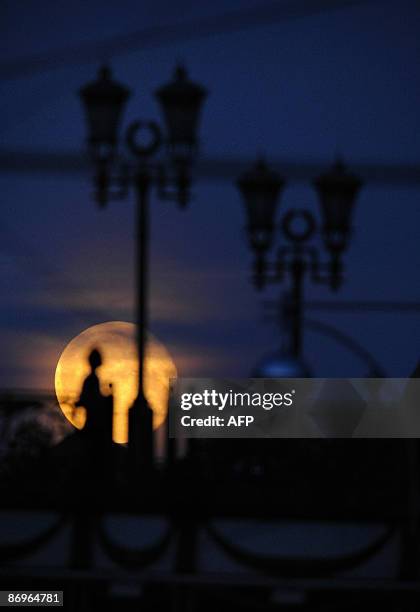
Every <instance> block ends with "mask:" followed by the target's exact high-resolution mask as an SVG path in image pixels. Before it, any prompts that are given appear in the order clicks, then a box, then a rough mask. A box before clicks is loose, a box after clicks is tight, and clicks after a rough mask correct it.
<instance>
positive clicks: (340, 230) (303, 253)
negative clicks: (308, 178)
mask: <svg viewBox="0 0 420 612" xmlns="http://www.w3.org/2000/svg"><path fill="white" fill-rule="evenodd" d="M284 184H285V183H284V181H283V180H282V179H281V178H280V177H279V176H278V175H277V174H275V173H274V172H272V171H271V170H269V168H268V167H267V165H266V164H265V163H264V162H262V161H258V162H257V164H256V165H255V167H254V168H253V169H251V170H250V171H248V172H246V173H245V174H243V175H242V176H241V177H240V178H239V180H238V181H237V186H238V188H239V191H240V193H241V195H242V198H243V202H244V205H245V214H246V219H247V226H246V227H247V232H248V237H249V243H250V246H251V248H252V250H253V251H254V254H255V260H254V273H253V280H254V284H255V285H256V287H257V288H258V289H262V288H263V287H264V286H265V285H266V283H268V282H273V283H278V282H282V281H283V280H284V278H285V276H286V274H288V275H290V278H291V286H290V290H289V292H288V300H286V303H285V305H284V307H285V308H287V310H288V312H287V313H285V314H286V319H287V320H288V321H292V343H291V344H292V347H291V352H292V354H293V356H294V357H299V356H300V352H301V334H302V331H301V330H302V289H303V279H304V276H305V274H306V273H308V274H309V275H310V277H311V279H312V280H313V281H315V282H320V283H327V284H329V285H330V287H331V289H333V290H337V289H338V288H339V287H340V285H341V282H342V263H341V258H342V254H343V252H344V251H345V250H346V248H347V246H348V241H349V237H350V235H351V216H352V211H353V206H354V202H355V200H356V197H357V194H358V192H359V190H360V187H361V181H360V180H359V179H358V178H357V177H355V176H352V175H351V174H349V173H348V172H347V171H346V169H345V167H344V165H343V164H342V163H341V162H336V163H335V164H334V165H333V167H332V168H331V170H330V171H329V172H327V173H326V174H323V175H321V176H320V177H319V178H318V179H316V180H315V183H314V184H315V187H316V190H317V192H318V196H319V201H320V206H321V215H322V220H323V221H322V237H323V242H324V246H325V249H326V251H327V253H328V255H329V259H328V261H327V262H323V261H321V257H320V253H319V250H318V249H317V248H316V247H315V246H314V245H311V244H310V242H311V239H312V238H314V236H315V234H316V230H317V227H316V221H315V217H314V215H313V214H312V213H311V212H310V211H308V210H306V209H292V210H290V211H288V212H287V213H286V214H285V215H283V218H282V220H281V223H280V226H279V227H280V230H281V233H282V234H283V236H284V237H285V238H286V240H287V244H285V245H282V246H280V247H279V248H278V250H277V254H276V258H275V261H274V262H267V252H268V251H269V250H270V248H271V247H272V244H273V241H274V236H275V230H276V228H277V225H276V211H277V207H278V199H279V196H280V194H281V191H282V189H283V187H284Z"/></svg>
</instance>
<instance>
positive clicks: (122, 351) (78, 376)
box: [55, 321, 177, 444]
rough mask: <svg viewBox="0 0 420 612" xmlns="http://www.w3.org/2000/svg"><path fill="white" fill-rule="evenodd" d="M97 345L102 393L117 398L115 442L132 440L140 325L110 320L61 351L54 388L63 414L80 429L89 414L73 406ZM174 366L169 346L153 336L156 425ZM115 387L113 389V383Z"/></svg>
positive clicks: (150, 358) (150, 391) (148, 382)
mask: <svg viewBox="0 0 420 612" xmlns="http://www.w3.org/2000/svg"><path fill="white" fill-rule="evenodd" d="M93 349H97V350H98V351H99V352H100V353H101V356H102V365H101V366H100V367H99V368H98V369H97V375H98V378H99V381H100V386H101V393H102V395H110V394H111V393H112V395H113V396H114V419H113V433H112V437H113V440H114V442H118V443H120V444H124V443H126V442H127V441H128V411H129V409H130V407H131V406H132V404H133V402H134V400H135V398H136V396H137V390H138V380H137V376H138V358H137V347H136V326H135V325H134V324H133V323H125V322H123V321H109V322H107V323H101V324H99V325H94V326H92V327H89V328H88V329H86V330H85V331H83V332H82V333H80V334H79V335H78V336H76V337H75V338H73V340H71V341H70V342H69V344H68V345H67V346H66V348H65V349H64V351H63V352H62V354H61V356H60V359H59V361H58V364H57V368H56V371H55V392H56V395H57V399H58V402H59V404H60V408H61V410H62V411H63V414H64V415H65V417H66V418H67V419H68V420H69V421H70V422H71V423H72V424H73V425H74V426H75V427H77V428H78V429H82V428H83V426H84V424H85V421H86V414H85V410H84V408H82V407H76V406H75V404H76V403H77V400H78V399H79V397H80V392H81V390H82V386H83V382H84V380H85V378H86V377H87V376H88V374H89V372H90V366H89V362H88V356H89V354H90V352H91V351H92V350H93ZM176 374H177V373H176V368H175V364H174V362H173V361H172V358H171V356H170V355H169V353H168V351H167V350H166V349H165V347H164V346H163V345H162V344H161V343H160V342H158V341H157V340H156V339H155V338H153V337H151V336H150V335H149V337H148V344H147V348H146V360H145V366H144V375H145V395H146V398H147V400H148V402H149V404H150V407H151V408H152V410H153V428H154V429H157V428H158V427H159V426H160V425H161V424H162V423H163V422H164V420H165V418H166V414H167V409H168V408H167V406H168V392H169V379H170V378H175V377H176ZM110 385H112V388H111V387H110Z"/></svg>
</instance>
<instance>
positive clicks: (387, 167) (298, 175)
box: [0, 149, 420, 186]
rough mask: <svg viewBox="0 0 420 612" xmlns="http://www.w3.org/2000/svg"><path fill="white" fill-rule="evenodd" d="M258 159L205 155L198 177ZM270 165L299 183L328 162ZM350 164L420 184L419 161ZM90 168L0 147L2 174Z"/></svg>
mask: <svg viewBox="0 0 420 612" xmlns="http://www.w3.org/2000/svg"><path fill="white" fill-rule="evenodd" d="M254 161H255V160H252V159H247V158H241V157H204V158H202V159H201V160H199V161H198V163H197V167H196V171H197V176H198V177H199V178H201V179H204V180H211V181H213V180H214V181H217V180H228V181H232V180H234V179H236V178H237V177H238V175H239V174H240V173H241V172H243V170H244V168H247V167H249V166H250V165H251V164H252V163H253V162H254ZM270 165H272V167H273V168H274V169H275V170H276V171H278V172H279V173H280V174H281V175H282V176H283V177H284V178H285V179H287V180H289V181H292V182H298V183H299V182H307V181H308V180H312V179H313V178H314V177H316V176H318V175H319V174H320V173H321V172H323V171H324V170H325V167H326V166H328V162H326V161H317V160H305V159H301V160H299V159H297V160H293V159H290V158H283V159H273V160H270ZM350 165H351V169H352V171H353V172H355V173H356V174H357V175H358V176H360V178H361V179H362V180H363V181H364V182H366V183H376V184H381V185H413V186H418V185H419V184H420V165H418V164H375V163H352V164H350ZM88 168H89V165H88V160H87V159H86V157H85V156H84V155H83V154H82V153H77V152H74V153H73V152H66V151H64V152H58V151H57V152H45V151H42V150H41V151H36V150H34V151H13V150H11V151H10V150H4V149H3V150H1V149H0V172H2V173H19V174H38V173H41V174H42V173H44V174H65V175H79V174H85V173H87V172H88Z"/></svg>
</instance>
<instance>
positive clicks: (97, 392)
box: [75, 349, 113, 464]
mask: <svg viewBox="0 0 420 612" xmlns="http://www.w3.org/2000/svg"><path fill="white" fill-rule="evenodd" d="M88 359H89V364H90V368H91V371H90V374H89V375H88V376H87V377H86V379H85V381H84V383H83V387H82V391H81V393H80V397H79V399H78V401H77V402H76V404H75V406H77V407H78V406H82V407H83V408H84V409H85V411H86V423H85V426H84V428H83V434H84V436H86V437H87V438H88V439H89V442H90V443H91V444H92V451H93V452H94V454H95V459H96V460H97V461H98V464H100V462H102V461H103V460H104V459H105V458H106V456H107V455H109V453H110V452H111V446H112V417H113V397H112V395H109V396H105V395H102V393H101V388H100V382H99V378H98V375H97V374H96V370H97V369H98V368H99V366H100V365H102V357H101V354H100V352H99V351H98V350H97V349H93V350H92V352H91V353H90V355H89V358H88ZM110 386H111V385H110Z"/></svg>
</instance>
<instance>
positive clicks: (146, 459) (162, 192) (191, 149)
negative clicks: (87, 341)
mask: <svg viewBox="0 0 420 612" xmlns="http://www.w3.org/2000/svg"><path fill="white" fill-rule="evenodd" d="M129 95H130V92H129V90H128V89H127V88H126V87H124V86H123V85H120V84H119V83H116V82H115V81H113V80H112V78H111V73H110V70H109V68H107V67H104V68H102V69H101V70H100V71H99V75H98V78H97V79H96V80H95V81H93V82H92V83H89V84H88V85H86V86H85V87H83V88H82V89H81V90H80V96H81V98H82V101H83V103H84V106H85V111H86V117H87V123H88V129H89V136H88V143H89V147H90V150H91V155H92V158H93V162H94V167H95V177H94V184H95V199H96V201H97V203H98V204H99V206H101V207H104V206H105V205H106V204H107V202H108V201H109V200H111V199H123V198H125V197H127V195H128V192H129V189H130V187H131V186H132V187H134V190H135V195H136V219H135V235H136V279H135V280H136V304H137V313H136V315H137V317H136V318H137V351H138V363H139V367H138V393H137V398H136V400H135V402H134V405H133V406H132V408H131V410H130V412H129V450H130V452H131V453H132V463H133V464H134V465H135V466H136V467H137V468H139V467H140V468H143V469H150V468H151V467H152V466H153V461H154V449H153V412H152V410H151V408H150V406H149V404H148V401H147V398H146V395H145V361H146V352H147V351H146V347H147V329H148V286H149V279H148V272H149V235H150V214H149V213H150V211H149V204H150V202H149V199H150V193H151V188H152V187H153V186H155V187H156V188H157V194H158V196H159V198H160V199H171V200H176V201H177V202H178V204H179V205H180V206H181V207H184V206H185V205H186V204H187V203H188V201H189V198H190V183H191V179H190V173H191V168H192V165H193V160H194V157H195V155H196V150H197V127H198V120H199V116H200V111H201V107H202V103H203V101H204V98H205V96H206V91H205V89H204V88H203V87H201V86H200V85H197V84H195V83H193V82H191V81H190V80H189V79H188V77H187V73H186V71H185V69H184V68H183V67H181V66H179V67H177V69H176V71H175V75H174V78H173V80H172V81H171V82H170V83H168V84H167V85H164V86H163V87H161V88H159V89H158V90H157V91H156V92H155V95H156V97H157V99H158V101H159V103H160V105H161V108H162V111H163V115H164V120H165V127H166V135H165V137H163V136H162V130H161V128H160V127H159V125H158V124H157V123H156V122H154V121H134V122H132V123H131V124H130V125H129V126H128V128H127V130H126V134H125V144H126V149H127V151H128V153H129V158H128V161H127V160H123V161H122V160H121V159H120V158H119V156H118V154H117V142H118V129H119V124H120V120H121V115H122V111H123V108H124V106H125V104H126V101H127V99H128V97H129ZM145 135H146V138H145ZM162 148H164V149H165V153H166V155H165V158H164V161H163V162H162V161H161V162H156V161H155V160H154V156H155V154H156V153H158V151H160V150H161V149H162Z"/></svg>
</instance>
